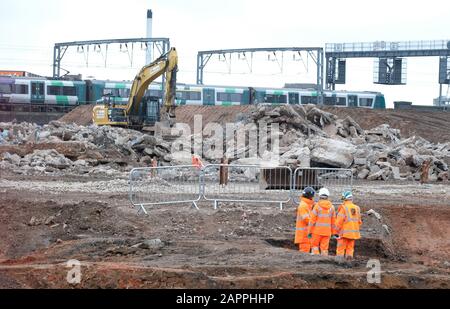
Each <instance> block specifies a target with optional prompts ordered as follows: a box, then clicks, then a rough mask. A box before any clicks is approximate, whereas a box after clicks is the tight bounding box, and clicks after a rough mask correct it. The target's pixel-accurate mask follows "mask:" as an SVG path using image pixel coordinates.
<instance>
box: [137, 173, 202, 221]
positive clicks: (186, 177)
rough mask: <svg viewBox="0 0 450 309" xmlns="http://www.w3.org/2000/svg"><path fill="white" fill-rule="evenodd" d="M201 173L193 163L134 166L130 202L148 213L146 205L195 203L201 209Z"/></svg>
mask: <svg viewBox="0 0 450 309" xmlns="http://www.w3.org/2000/svg"><path fill="white" fill-rule="evenodd" d="M201 174H202V171H201V169H199V168H197V167H196V166H192V165H179V166H160V167H146V168H135V169H133V170H131V172H130V189H129V198H130V201H131V203H132V204H133V206H135V207H139V209H140V211H143V212H144V213H145V214H147V211H146V209H145V206H151V205H161V204H177V203H192V205H193V206H194V207H195V208H197V209H198V207H197V202H198V201H199V200H200V198H201V196H202V187H201V180H200V178H201Z"/></svg>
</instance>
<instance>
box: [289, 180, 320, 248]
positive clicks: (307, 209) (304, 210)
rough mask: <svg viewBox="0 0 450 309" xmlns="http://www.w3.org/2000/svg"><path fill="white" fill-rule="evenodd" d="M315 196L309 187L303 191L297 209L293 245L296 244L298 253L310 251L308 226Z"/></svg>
mask: <svg viewBox="0 0 450 309" xmlns="http://www.w3.org/2000/svg"><path fill="white" fill-rule="evenodd" d="M315 194H316V192H315V191H314V189H313V188H311V187H306V188H305V189H303V192H302V197H301V201H300V205H299V206H298V208H297V222H296V223H295V239H294V244H298V247H299V251H301V252H304V253H309V252H310V251H311V240H310V239H309V238H308V224H309V218H310V216H311V211H312V208H313V206H314V195H315Z"/></svg>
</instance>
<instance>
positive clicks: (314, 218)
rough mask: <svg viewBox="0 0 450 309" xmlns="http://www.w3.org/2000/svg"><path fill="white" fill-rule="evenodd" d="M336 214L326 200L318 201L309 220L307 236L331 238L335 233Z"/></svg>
mask: <svg viewBox="0 0 450 309" xmlns="http://www.w3.org/2000/svg"><path fill="white" fill-rule="evenodd" d="M335 219H336V213H335V210H334V206H333V204H331V202H330V201H328V200H320V201H319V202H317V203H316V204H315V205H314V208H313V211H312V212H311V218H310V219H309V225H308V234H310V233H311V234H316V235H321V236H331V235H332V234H334V233H335V232H336V226H335Z"/></svg>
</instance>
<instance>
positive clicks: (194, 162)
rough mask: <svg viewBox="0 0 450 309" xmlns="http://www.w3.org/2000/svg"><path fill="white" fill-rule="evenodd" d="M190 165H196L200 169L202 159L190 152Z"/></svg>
mask: <svg viewBox="0 0 450 309" xmlns="http://www.w3.org/2000/svg"><path fill="white" fill-rule="evenodd" d="M192 165H193V166H195V167H197V168H198V169H202V168H203V162H202V160H200V158H199V157H198V156H197V155H195V154H192Z"/></svg>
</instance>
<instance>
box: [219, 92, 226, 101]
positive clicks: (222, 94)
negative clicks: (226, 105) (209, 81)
mask: <svg viewBox="0 0 450 309" xmlns="http://www.w3.org/2000/svg"><path fill="white" fill-rule="evenodd" d="M228 97H229V96H228V93H225V92H218V93H217V101H220V102H227V101H229V98H228Z"/></svg>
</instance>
